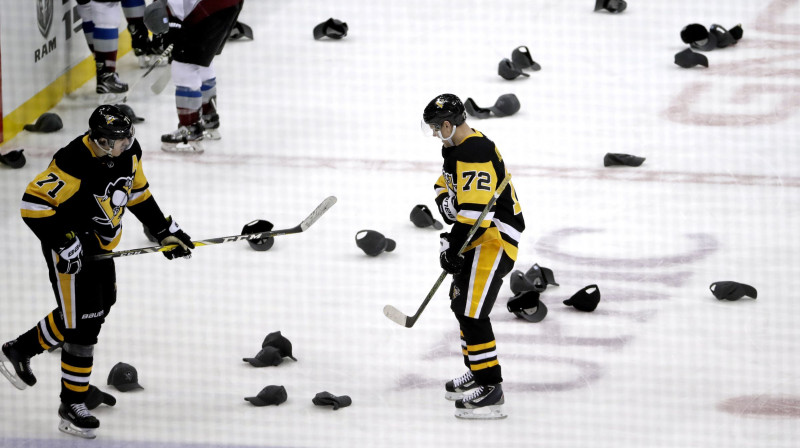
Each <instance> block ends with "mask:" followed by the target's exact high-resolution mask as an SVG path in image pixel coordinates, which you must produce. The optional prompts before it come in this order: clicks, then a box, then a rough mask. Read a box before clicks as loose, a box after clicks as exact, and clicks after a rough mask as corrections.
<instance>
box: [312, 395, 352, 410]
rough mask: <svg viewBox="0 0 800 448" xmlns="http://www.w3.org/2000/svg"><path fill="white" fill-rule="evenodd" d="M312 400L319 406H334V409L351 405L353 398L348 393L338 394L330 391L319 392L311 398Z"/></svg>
mask: <svg viewBox="0 0 800 448" xmlns="http://www.w3.org/2000/svg"><path fill="white" fill-rule="evenodd" d="M311 402H312V403H314V404H315V405H317V406H333V410H334V411H335V410H337V409H339V408H344V407H347V406H350V405H351V404H352V403H353V400H351V399H350V397H348V396H347V395H340V396H338V397H337V396H336V395H333V394H332V393H330V392H328V391H323V392H320V393H318V394H317V395H315V396H314V398H312V399H311Z"/></svg>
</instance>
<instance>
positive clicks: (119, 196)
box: [92, 177, 133, 228]
mask: <svg viewBox="0 0 800 448" xmlns="http://www.w3.org/2000/svg"><path fill="white" fill-rule="evenodd" d="M132 185H133V178H131V177H120V178H119V179H117V180H115V181H114V182H110V183H109V184H108V185H106V191H105V193H104V194H103V195H102V196H101V195H94V198H95V200H96V201H97V205H99V206H100V210H102V212H103V215H102V216H95V217H94V218H92V220H94V222H96V223H98V224H102V225H106V226H111V227H112V228H116V227H118V226H119V223H120V220H121V219H122V214H123V213H124V212H125V206H126V205H127V204H128V196H129V195H130V193H131V188H132Z"/></svg>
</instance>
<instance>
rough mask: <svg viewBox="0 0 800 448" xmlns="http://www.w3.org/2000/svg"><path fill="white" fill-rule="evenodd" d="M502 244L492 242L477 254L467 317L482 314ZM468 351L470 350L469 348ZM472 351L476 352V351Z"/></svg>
mask: <svg viewBox="0 0 800 448" xmlns="http://www.w3.org/2000/svg"><path fill="white" fill-rule="evenodd" d="M500 243H501V242H500V241H497V240H492V242H490V243H486V244H484V245H482V246H481V248H480V250H479V251H478V252H477V253H476V256H477V257H478V259H477V263H475V264H474V266H475V268H474V270H473V273H472V276H471V278H472V282H471V284H470V291H469V297H470V303H469V310H468V311H467V316H469V317H477V316H478V315H480V313H481V308H482V307H483V300H484V298H485V297H486V294H487V292H488V291H487V289H488V288H489V279H490V278H491V277H492V274H493V272H494V269H495V267H496V265H497V262H498V261H499V256H500V251H501V250H502V247H501V244H500ZM473 263H474V262H473ZM467 349H469V346H468V347H467ZM470 351H474V349H471V350H470Z"/></svg>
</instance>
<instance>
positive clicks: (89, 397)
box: [83, 384, 117, 409]
mask: <svg viewBox="0 0 800 448" xmlns="http://www.w3.org/2000/svg"><path fill="white" fill-rule="evenodd" d="M83 401H84V403H85V404H86V407H87V408H89V409H94V408H96V407H98V406H100V405H101V404H105V405H108V406H114V405H115V404H117V399H116V398H114V396H113V395H111V394H108V393H105V392H103V391H102V390H100V389H98V388H97V386H95V385H93V384H90V385H89V390H88V391H87V393H86V398H85V399H84V400H83Z"/></svg>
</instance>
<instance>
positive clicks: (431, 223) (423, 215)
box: [409, 204, 444, 230]
mask: <svg viewBox="0 0 800 448" xmlns="http://www.w3.org/2000/svg"><path fill="white" fill-rule="evenodd" d="M409 219H411V222H413V223H414V225H415V226H417V227H419V228H423V229H424V228H425V227H433V228H434V229H436V230H442V228H443V227H444V226H443V225H442V223H441V222H439V221H437V220H436V219H435V218H434V217H433V213H431V209H429V208H428V207H427V206H426V205H424V204H419V205H415V206H414V208H412V209H411V215H410V216H409Z"/></svg>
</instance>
